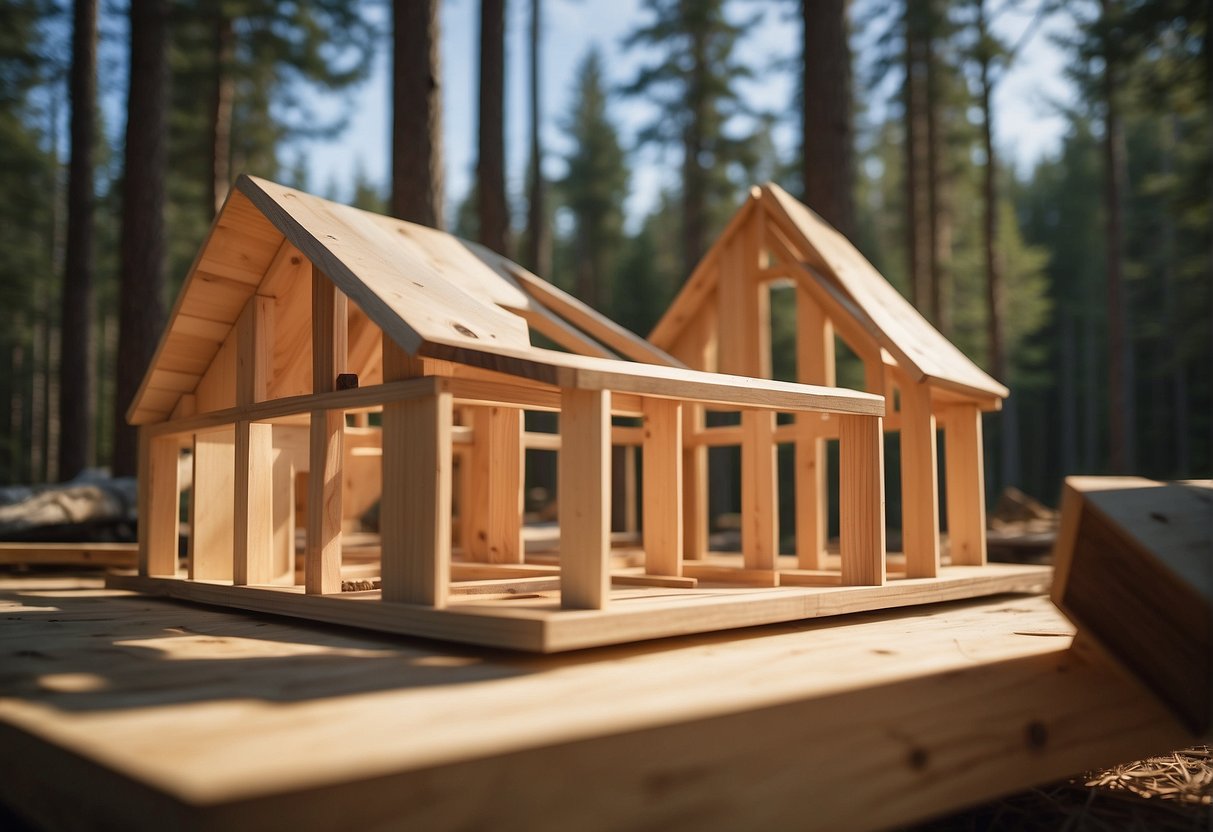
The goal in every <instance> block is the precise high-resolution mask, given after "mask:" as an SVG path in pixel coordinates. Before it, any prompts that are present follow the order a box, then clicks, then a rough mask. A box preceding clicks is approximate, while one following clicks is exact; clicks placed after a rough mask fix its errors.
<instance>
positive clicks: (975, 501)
mask: <svg viewBox="0 0 1213 832" xmlns="http://www.w3.org/2000/svg"><path fill="white" fill-rule="evenodd" d="M946 412H947V426H946V428H945V430H944V464H945V466H946V473H947V477H946V478H945V479H946V482H947V506H948V540H949V542H950V551H951V555H952V563H955V564H972V565H976V566H980V565H982V564H984V563H985V562H986V500H985V494H986V480H985V470H984V466H983V464H982V447H981V411H979V410H978V409H977V406H976V405H972V404H960V405H955V406H952V407H948V408H946Z"/></svg>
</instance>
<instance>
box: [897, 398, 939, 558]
mask: <svg viewBox="0 0 1213 832" xmlns="http://www.w3.org/2000/svg"><path fill="white" fill-rule="evenodd" d="M899 387H900V389H901V506H902V508H901V517H902V530H901V539H902V548H903V549H904V551H905V554H906V574H908V575H909V576H910V577H911V578H931V577H934V576H935V574H936V573H937V572H938V570H939V473H938V468H937V461H936V460H937V456H936V439H935V415H934V414H933V413H932V412H931V388H930V387H929V386H927V385H926V384H919V383H917V382H914V381H911V380H910V379H908V378H906V377H904V376H903V377H902V378H901V379H900V383H899Z"/></svg>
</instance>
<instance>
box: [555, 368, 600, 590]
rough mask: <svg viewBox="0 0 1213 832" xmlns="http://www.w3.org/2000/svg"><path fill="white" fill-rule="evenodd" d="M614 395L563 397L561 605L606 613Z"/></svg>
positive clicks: (571, 393)
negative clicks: (612, 396) (612, 402)
mask: <svg viewBox="0 0 1213 832" xmlns="http://www.w3.org/2000/svg"><path fill="white" fill-rule="evenodd" d="M610 476H611V394H610V391H607V390H564V391H562V392H561V396H560V474H559V485H558V490H559V499H560V605H561V606H562V607H564V608H565V609H592V610H597V609H603V608H604V607H606V604H607V598H608V596H609V594H610V570H609V566H610V554H611V551H610V550H611V506H610V502H611V483H610Z"/></svg>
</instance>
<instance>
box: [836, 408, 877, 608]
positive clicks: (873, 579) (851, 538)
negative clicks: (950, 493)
mask: <svg viewBox="0 0 1213 832" xmlns="http://www.w3.org/2000/svg"><path fill="white" fill-rule="evenodd" d="M881 422H882V420H881V418H880V417H879V416H853V415H850V414H843V415H840V416H839V417H838V431H839V434H838V467H839V474H838V516H839V532H840V534H839V537H840V541H839V543H840V546H841V549H842V583H843V585H844V586H882V585H883V584H884V582H885V533H884V429H883V425H882V424H881Z"/></svg>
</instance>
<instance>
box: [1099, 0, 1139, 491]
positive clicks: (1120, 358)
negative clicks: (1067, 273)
mask: <svg viewBox="0 0 1213 832" xmlns="http://www.w3.org/2000/svg"><path fill="white" fill-rule="evenodd" d="M1100 8H1101V10H1102V16H1103V20H1104V22H1105V23H1106V22H1108V21H1109V19H1110V17H1111V15H1112V13H1113V8H1112V0H1100ZM1109 28H1110V27H1109ZM1104 37H1105V38H1107V39H1108V40H1106V41H1105V50H1104V62H1105V64H1104V77H1103V84H1104V90H1103V93H1104V106H1105V108H1106V109H1105V120H1104V139H1103V151H1104V211H1105V214H1106V220H1105V222H1106V226H1105V257H1106V260H1107V263H1106V272H1105V278H1106V283H1107V311H1108V443H1109V453H1108V465H1109V468H1110V469H1111V472H1112V473H1114V474H1123V473H1127V472H1128V471H1129V470H1130V468H1131V466H1132V464H1133V460H1132V452H1131V447H1130V430H1131V427H1130V426H1131V425H1132V422H1133V419H1132V413H1131V410H1132V408H1133V404H1134V403H1133V400H1132V396H1131V395H1130V391H1131V389H1132V385H1131V383H1130V379H1129V367H1128V359H1127V350H1128V345H1127V343H1126V330H1127V321H1126V317H1127V316H1126V307H1125V304H1124V297H1123V295H1124V194H1123V192H1124V177H1125V138H1124V128H1123V125H1122V123H1121V117H1120V102H1119V91H1118V89H1117V84H1118V74H1119V66H1118V61H1117V55H1116V47H1115V46H1114V45H1113V44H1112V42H1111V38H1112V37H1113V35H1112V34H1111V33H1110V32H1106V33H1105V35H1104Z"/></svg>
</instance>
